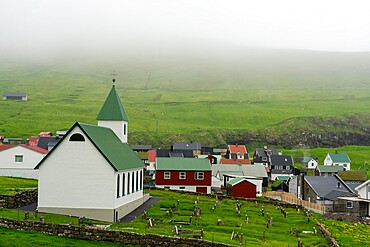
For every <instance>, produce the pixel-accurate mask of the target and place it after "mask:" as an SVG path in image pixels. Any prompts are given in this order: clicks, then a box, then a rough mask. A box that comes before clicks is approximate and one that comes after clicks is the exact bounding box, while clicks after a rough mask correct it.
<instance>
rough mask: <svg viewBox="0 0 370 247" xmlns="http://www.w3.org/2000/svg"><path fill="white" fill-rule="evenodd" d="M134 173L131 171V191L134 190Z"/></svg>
mask: <svg viewBox="0 0 370 247" xmlns="http://www.w3.org/2000/svg"><path fill="white" fill-rule="evenodd" d="M134 178H135V173H134V172H132V180H131V183H132V184H131V190H132V193H134V192H135V179H134Z"/></svg>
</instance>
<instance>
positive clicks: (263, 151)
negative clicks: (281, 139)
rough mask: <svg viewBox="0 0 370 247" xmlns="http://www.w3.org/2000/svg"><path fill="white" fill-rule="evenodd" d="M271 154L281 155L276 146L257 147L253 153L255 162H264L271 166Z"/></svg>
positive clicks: (263, 163) (265, 164)
mask: <svg viewBox="0 0 370 247" xmlns="http://www.w3.org/2000/svg"><path fill="white" fill-rule="evenodd" d="M271 155H279V152H278V151H277V149H276V148H268V147H266V146H265V147H263V148H256V150H255V151H254V154H253V164H262V165H264V166H266V167H268V168H271Z"/></svg>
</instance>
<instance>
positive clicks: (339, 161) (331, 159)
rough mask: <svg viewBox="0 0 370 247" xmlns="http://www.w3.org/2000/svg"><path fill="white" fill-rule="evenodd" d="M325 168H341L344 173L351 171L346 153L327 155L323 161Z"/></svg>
mask: <svg viewBox="0 0 370 247" xmlns="http://www.w3.org/2000/svg"><path fill="white" fill-rule="evenodd" d="M324 165H325V166H343V167H344V169H345V170H346V171H349V170H351V160H350V159H349V157H348V155H347V154H346V153H338V152H335V153H328V154H327V155H326V157H325V160H324Z"/></svg>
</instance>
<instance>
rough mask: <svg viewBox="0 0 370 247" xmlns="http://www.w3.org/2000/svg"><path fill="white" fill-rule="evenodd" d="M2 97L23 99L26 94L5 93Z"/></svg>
mask: <svg viewBox="0 0 370 247" xmlns="http://www.w3.org/2000/svg"><path fill="white" fill-rule="evenodd" d="M3 95H4V96H5V97H25V96H27V93H17V92H5V93H4V94H3Z"/></svg>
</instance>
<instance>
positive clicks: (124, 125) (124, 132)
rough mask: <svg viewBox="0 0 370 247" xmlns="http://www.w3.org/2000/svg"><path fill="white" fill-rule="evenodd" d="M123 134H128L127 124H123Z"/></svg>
mask: <svg viewBox="0 0 370 247" xmlns="http://www.w3.org/2000/svg"><path fill="white" fill-rule="evenodd" d="M123 134H124V135H126V124H123Z"/></svg>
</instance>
